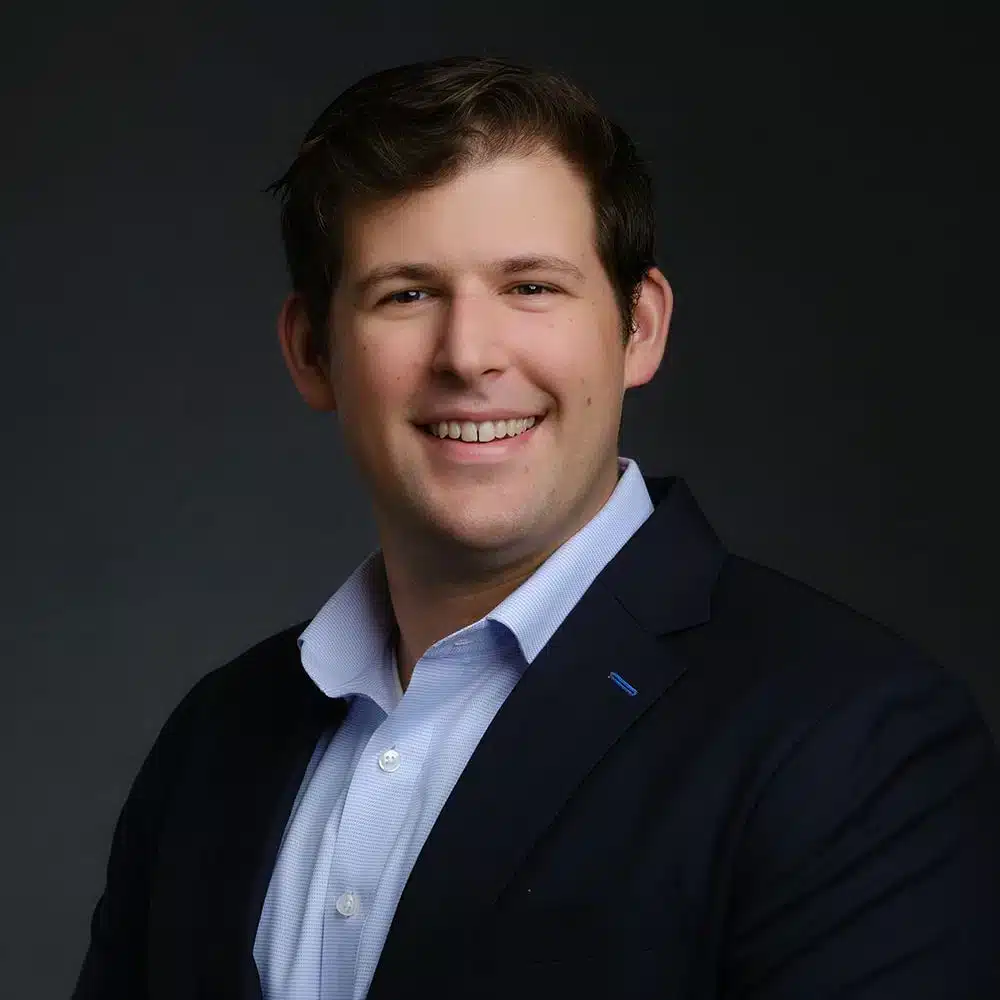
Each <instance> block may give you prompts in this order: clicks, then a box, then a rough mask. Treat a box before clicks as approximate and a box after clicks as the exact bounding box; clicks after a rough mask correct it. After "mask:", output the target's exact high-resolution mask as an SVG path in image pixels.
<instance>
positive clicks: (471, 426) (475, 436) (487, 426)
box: [428, 417, 535, 442]
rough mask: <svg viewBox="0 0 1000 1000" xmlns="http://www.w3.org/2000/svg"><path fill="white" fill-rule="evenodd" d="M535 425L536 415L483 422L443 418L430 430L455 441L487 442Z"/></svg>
mask: <svg viewBox="0 0 1000 1000" xmlns="http://www.w3.org/2000/svg"><path fill="white" fill-rule="evenodd" d="M534 426H535V418H534V417H517V418H515V419H512V420H484V421H483V422H482V423H481V424H477V423H474V422H473V421H471V420H464V421H461V422H459V421H458V420H442V421H441V422H440V423H436V424H430V425H429V426H428V430H429V431H430V432H431V433H432V434H434V435H436V436H437V437H439V438H451V439H452V440H453V441H458V440H462V441H469V442H472V441H481V442H486V441H493V440H494V439H497V438H504V437H516V436H517V435H518V434H522V433H523V432H524V431H526V430H527V429H528V428H529V427H534Z"/></svg>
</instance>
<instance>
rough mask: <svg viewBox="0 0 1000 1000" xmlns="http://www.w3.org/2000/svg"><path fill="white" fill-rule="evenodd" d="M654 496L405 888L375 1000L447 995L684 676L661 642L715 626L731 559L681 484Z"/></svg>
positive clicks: (503, 714) (486, 750)
mask: <svg viewBox="0 0 1000 1000" xmlns="http://www.w3.org/2000/svg"><path fill="white" fill-rule="evenodd" d="M647 486H648V488H649V490H650V495H651V497H652V499H653V502H654V504H656V510H655V511H654V513H653V514H652V515H651V516H650V518H649V519H648V520H647V521H646V522H645V523H644V524H643V526H642V527H641V528H640V529H639V531H638V532H637V533H636V534H635V535H634V536H633V538H632V539H630V541H629V542H628V544H627V545H626V546H625V548H623V549H622V550H621V552H619V553H618V555H617V556H616V557H615V558H614V559H613V560H612V561H611V562H610V563H609V564H608V566H607V567H605V569H604V571H603V572H602V573H601V574H600V576H599V577H598V578H597V580H595V582H594V584H593V585H592V586H591V587H590V588H589V589H588V590H587V592H586V594H585V595H584V596H583V598H582V599H581V600H580V602H579V603H578V604H577V605H576V607H575V608H574V609H573V611H572V612H571V613H570V615H569V616H568V617H567V618H566V620H565V621H564V622H563V623H562V625H561V626H560V628H559V629H558V630H557V631H556V633H555V634H554V635H553V637H552V639H551V640H550V641H549V642H548V643H547V644H546V646H545V648H544V649H543V650H542V652H541V653H540V654H539V656H538V658H537V659H536V660H535V661H534V662H533V663H532V665H531V667H530V668H529V669H528V670H527V671H526V672H525V674H524V675H523V677H522V678H521V680H520V681H519V683H518V684H517V686H516V687H515V688H514V690H513V692H512V693H511V695H510V697H509V698H508V699H507V700H506V701H505V703H504V704H503V706H502V707H501V708H500V711H499V712H498V713H497V715H496V717H495V718H494V720H493V722H492V724H491V725H490V727H489V728H488V729H487V731H486V733H485V734H484V736H483V738H482V740H481V741H480V743H479V745H478V746H477V748H476V750H475V752H474V753H473V755H472V757H471V758H470V760H469V763H468V765H467V766H466V768H465V770H464V772H463V773H462V775H461V777H460V778H459V781H458V783H457V784H456V786H455V788H454V789H453V790H452V794H451V796H450V797H449V799H448V801H447V802H446V804H445V807H444V809H443V810H442V812H441V814H440V816H439V818H438V820H437V822H436V823H435V825H434V827H433V828H432V830H431V833H430V836H429V837H428V840H427V842H426V844H425V845H424V848H423V850H422V851H421V853H420V855H419V856H418V858H417V862H416V864H415V866H414V868H413V871H412V873H411V875H410V878H409V880H408V881H407V883H406V886H405V889H404V891H403V894H402V897H401V899H400V902H399V905H398V907H397V910H396V914H395V917H394V920H393V923H392V926H391V927H390V930H389V934H388V937H387V939H386V942H385V945H384V947H383V950H382V954H381V958H380V961H379V964H378V967H377V968H376V970H375V975H374V978H373V981H372V985H371V989H370V990H369V993H368V996H369V1000H390V998H395V997H399V996H403V995H410V996H424V995H426V996H433V995H435V991H436V990H437V989H439V988H440V986H441V984H442V982H443V977H445V976H447V974H448V970H449V965H450V963H451V962H452V960H453V956H454V954H455V953H456V949H459V948H461V947H462V941H463V939H465V940H467V941H470V944H471V937H472V935H474V934H475V931H476V920H477V918H481V917H483V916H484V915H485V914H486V913H487V912H488V910H489V907H490V906H491V905H492V903H493V902H494V900H496V898H497V897H498V895H499V894H500V892H501V891H502V890H503V888H504V886H505V884H506V883H507V881H508V880H509V879H510V877H511V876H512V874H513V873H514V872H515V871H516V869H517V867H518V864H519V862H520V861H521V859H522V858H523V857H524V856H525V855H526V853H527V852H528V851H529V850H530V848H531V846H532V845H533V844H534V842H535V841H536V839H537V838H538V837H539V836H540V835H541V834H542V833H543V832H544V830H545V828H546V826H548V824H549V823H550V822H551V821H552V819H553V817H554V816H555V814H556V813H557V811H558V810H559V808H560V807H561V806H562V804H563V803H564V802H565V801H566V799H567V798H569V797H570V796H571V795H572V794H573V790H574V789H575V788H576V787H577V786H578V785H579V784H580V782H581V781H583V779H584V778H585V777H586V775H587V773H588V772H589V771H590V770H591V769H592V768H593V767H594V766H595V765H596V764H597V763H598V762H599V761H600V760H601V758H602V757H603V756H604V754H605V753H607V751H608V749H609V748H610V747H611V746H612V744H614V742H615V741H616V740H617V739H618V738H619V737H620V736H621V734H622V733H623V732H624V731H625V730H626V729H627V728H628V727H629V726H630V725H631V724H632V723H633V721H635V719H637V718H638V717H639V716H640V715H641V714H642V713H643V712H644V711H645V710H646V709H647V708H648V707H649V706H650V705H651V704H652V703H653V702H654V701H656V700H657V699H658V698H660V697H661V696H662V695H663V694H664V692H665V691H666V690H667V689H668V688H669V687H670V685H671V684H672V683H673V682H674V681H675V680H676V679H677V677H678V676H680V674H681V673H682V672H683V670H684V668H685V664H684V662H683V661H682V660H681V659H680V658H679V656H678V655H677V654H672V653H671V652H670V650H669V648H668V647H667V646H666V645H665V644H664V643H663V642H662V641H661V640H660V638H659V637H660V636H662V635H663V634H664V633H667V632H670V631H674V630H677V629H682V628H687V627H690V626H693V625H697V624H700V623H702V622H704V621H706V620H707V619H708V617H709V613H710V596H711V588H712V585H713V583H714V581H715V578H716V576H717V575H718V572H719V569H720V567H721V565H722V561H723V559H724V558H725V551H724V549H723V548H722V546H721V545H720V544H719V542H718V539H717V538H716V536H715V534H714V532H713V531H712V529H711V527H710V526H709V525H708V523H707V521H705V519H704V517H703V516H702V515H701V512H700V511H699V509H698V507H697V505H696V504H695V501H694V499H693V498H692V497H691V494H690V492H689V491H688V489H687V487H686V486H685V484H684V483H683V481H681V480H679V479H676V478H672V479H668V480H657V479H652V480H647ZM612 670H618V671H620V673H622V674H623V675H624V676H625V678H626V679H627V680H628V681H629V682H630V683H631V684H632V686H633V687H634V688H635V689H636V694H635V695H634V696H632V695H629V694H628V693H626V692H625V691H624V690H622V689H621V688H620V687H619V686H618V685H617V684H615V683H613V682H612V680H611V679H610V673H611V671H612Z"/></svg>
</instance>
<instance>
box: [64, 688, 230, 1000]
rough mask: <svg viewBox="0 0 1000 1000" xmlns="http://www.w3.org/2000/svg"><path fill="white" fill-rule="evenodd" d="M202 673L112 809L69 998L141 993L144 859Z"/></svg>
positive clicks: (147, 868) (149, 855) (136, 997)
mask: <svg viewBox="0 0 1000 1000" xmlns="http://www.w3.org/2000/svg"><path fill="white" fill-rule="evenodd" d="M209 677H211V675H209ZM207 680H208V677H206V678H202V680H201V681H199V682H198V683H197V684H196V685H195V686H194V687H193V688H192V689H191V690H190V691H189V692H188V693H187V695H185V697H184V698H183V699H182V701H181V702H180V704H179V705H178V706H177V707H176V708H175V709H174V710H173V712H171V714H170V716H169V718H168V719H167V721H166V722H165V723H164V725H163V727H162V729H161V730H160V733H159V735H158V736H157V738H156V740H155V742H154V743H153V746H152V748H151V749H150V751H149V753H148V755H147V756H146V759H145V760H144V761H143V764H142V766H141V767H140V769H139V772H138V774H137V775H136V777H135V780H134V781H133V783H132V787H131V789H130V791H129V794H128V797H127V798H126V800H125V804H124V806H123V807H122V809H121V812H120V813H119V816H118V821H117V824H116V826H115V830H114V834H113V836H112V839H111V850H110V854H109V858H108V864H107V872H106V878H105V885H104V890H103V892H102V894H101V896H100V898H99V899H98V901H97V904H96V906H95V907H94V911H93V916H92V918H91V922H90V943H89V946H88V948H87V952H86V955H85V956H84V960H83V966H82V968H81V970H80V974H79V977H78V979H77V983H76V988H75V990H74V991H73V994H72V1000H112V998H113V1000H119V998H122V1000H124V998H129V1000H142V998H143V997H145V996H146V928H147V919H146V917H147V911H148V906H149V877H150V872H151V869H152V860H153V858H154V857H155V852H156V849H157V839H158V833H159V829H160V826H161V823H162V821H163V817H164V816H165V814H166V811H167V809H168V807H169V799H170V793H171V789H172V787H173V785H174V782H175V779H176V777H177V774H178V772H179V768H180V765H181V763H182V760H183V755H184V752H185V750H186V747H187V744H188V736H189V733H190V730H191V726H192V721H193V718H194V716H195V715H196V713H197V712H198V711H199V705H200V703H201V701H202V696H203V694H204V688H205V684H206V681H207Z"/></svg>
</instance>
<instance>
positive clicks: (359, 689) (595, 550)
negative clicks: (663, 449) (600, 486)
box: [298, 457, 653, 707]
mask: <svg viewBox="0 0 1000 1000" xmlns="http://www.w3.org/2000/svg"><path fill="white" fill-rule="evenodd" d="M618 472H619V478H618V483H617V485H616V486H615V489H614V491H613V492H612V494H611V496H610V497H609V498H608V500H607V502H606V503H605V504H604V506H603V507H602V508H601V509H600V510H599V511H598V513H597V514H596V515H595V516H594V517H593V518H591V520H590V521H588V522H587V524H585V525H584V526H583V527H582V528H581V529H580V530H579V531H578V532H577V533H576V534H575V535H573V536H571V537H570V538H568V539H567V540H566V541H565V542H564V543H563V544H562V545H561V546H560V547H559V548H558V549H556V550H555V552H553V553H552V554H551V555H550V556H549V557H548V559H546V560H545V562H544V563H542V565H541V566H539V567H538V569H537V570H535V572H534V573H532V575H531V576H530V577H528V579H527V580H525V581H524V583H522V584H521V585H520V586H519V587H518V588H517V589H516V590H515V591H513V592H512V593H511V594H509V595H508V596H507V597H506V598H504V600H503V601H501V602H500V604H498V605H497V606H496V607H495V608H494V609H493V610H492V611H490V612H489V613H488V614H486V615H485V616H484V617H483V618H481V619H480V620H479V621H477V622H473V623H472V624H471V625H467V626H465V627H464V628H462V629H459V630H458V631H457V632H454V633H452V634H451V635H450V636H446V637H445V638H444V639H441V640H439V642H437V643H435V644H434V646H432V647H431V650H429V651H428V653H431V652H432V651H434V650H437V649H438V648H439V647H447V646H449V645H450V644H451V643H452V642H453V641H454V640H455V639H457V638H459V637H463V638H465V637H468V636H473V637H475V636H476V635H480V636H482V635H485V634H488V633H489V629H490V626H489V623H491V622H492V623H496V625H499V626H503V629H502V631H504V632H507V633H509V635H510V636H512V637H513V639H514V640H515V642H516V646H517V649H518V650H519V652H520V656H519V657H517V659H518V661H519V667H520V669H521V670H522V671H523V670H524V669H526V668H527V666H528V665H529V664H530V663H531V662H532V661H533V660H534V659H535V657H536V656H537V655H538V653H539V652H540V651H541V649H542V648H543V647H544V646H545V644H546V643H547V642H548V641H549V639H550V638H551V637H552V634H553V633H554V632H555V631H556V629H557V628H558V627H559V626H560V625H561V624H562V622H563V620H564V619H565V618H566V616H567V615H568V614H569V612H570V611H571V610H572V609H573V607H574V606H575V605H576V603H577V601H579V600H580V598H581V597H582V596H583V594H584V592H585V591H586V590H587V588H588V587H589V586H590V585H591V583H593V581H594V579H595V578H596V577H597V575H598V574H599V573H600V572H601V570H602V569H603V568H604V567H605V566H606V565H607V564H608V563H609V562H610V561H611V559H612V558H613V557H614V556H615V555H616V553H617V552H618V551H619V550H620V549H621V548H622V547H623V546H624V545H625V543H626V542H627V541H628V540H629V539H630V538H631V537H632V535H633V534H634V533H635V532H636V531H637V530H638V528H639V527H640V525H641V524H642V523H643V522H644V521H645V520H646V518H647V517H649V515H650V514H651V513H652V512H653V503H652V500H651V499H650V496H649V491H648V490H647V488H646V484H645V482H644V480H643V478H642V473H641V472H640V470H639V466H638V464H637V463H636V462H635V461H634V460H633V459H630V458H623V457H620V458H619V459H618ZM394 628H395V617H394V615H393V612H392V604H391V601H390V598H389V589H388V585H387V583H386V577H385V564H384V562H383V560H382V552H381V549H376V550H375V551H374V552H372V553H371V554H370V555H369V556H368V557H367V558H366V559H365V560H364V562H362V563H361V565H360V566H358V567H357V569H355V570H354V572H353V573H352V574H351V575H350V576H349V577H348V578H347V580H346V581H345V582H344V583H343V585H342V586H341V587H340V588H339V589H338V590H337V592H336V593H335V594H334V595H333V596H332V597H331V598H330V599H329V600H328V601H327V602H326V603H325V604H324V605H323V607H322V608H321V609H320V611H319V613H318V614H317V615H316V617H315V618H313V620H312V621H311V622H310V623H309V625H308V626H307V627H306V629H305V630H304V631H303V632H302V633H301V635H300V636H299V637H298V644H299V649H300V652H301V657H302V665H303V668H304V669H305V671H306V673H307V674H308V675H309V676H310V678H311V679H312V680H313V682H314V683H315V684H316V686H317V687H318V688H319V689H320V690H321V691H322V692H323V693H324V694H325V695H327V696H328V697H330V698H341V697H345V696H347V695H355V694H365V695H368V697H370V698H372V699H373V700H374V701H376V702H377V703H378V704H379V705H382V706H383V707H385V706H386V705H389V706H393V705H395V704H396V703H397V702H398V701H399V698H400V697H401V695H402V689H401V687H400V683H399V676H398V673H397V670H396V654H395V644H394V643H393V642H392V638H393V630H394ZM494 636H495V633H494Z"/></svg>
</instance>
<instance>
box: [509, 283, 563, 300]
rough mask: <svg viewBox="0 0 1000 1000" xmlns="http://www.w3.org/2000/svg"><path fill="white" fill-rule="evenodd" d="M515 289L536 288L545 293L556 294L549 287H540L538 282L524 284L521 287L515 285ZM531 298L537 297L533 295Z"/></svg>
mask: <svg viewBox="0 0 1000 1000" xmlns="http://www.w3.org/2000/svg"><path fill="white" fill-rule="evenodd" d="M514 287H515V288H536V289H539V290H541V291H543V292H555V289H554V288H550V287H549V286H548V285H540V284H538V282H536V281H526V282H522V283H521V284H520V285H515V286H514ZM529 297H530V298H534V297H535V296H534V295H531V296H529Z"/></svg>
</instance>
